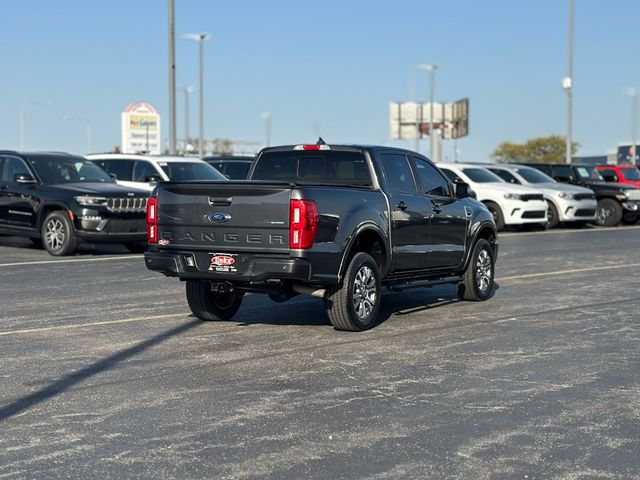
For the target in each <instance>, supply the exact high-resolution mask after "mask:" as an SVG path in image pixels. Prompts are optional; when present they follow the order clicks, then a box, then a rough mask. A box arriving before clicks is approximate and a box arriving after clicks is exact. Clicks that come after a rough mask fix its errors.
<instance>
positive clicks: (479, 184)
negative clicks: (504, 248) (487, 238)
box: [438, 163, 640, 229]
mask: <svg viewBox="0 0 640 480" xmlns="http://www.w3.org/2000/svg"><path fill="white" fill-rule="evenodd" d="M438 166H439V167H440V168H441V169H442V170H443V171H444V172H445V174H446V175H447V176H449V178H450V179H451V180H458V179H459V180H462V181H465V182H467V183H468V184H469V185H470V186H471V189H472V190H473V191H474V192H475V194H476V196H477V198H478V200H480V201H482V202H483V203H484V204H485V205H487V208H489V210H490V211H491V212H492V214H493V217H494V219H495V222H496V225H497V226H498V229H502V228H504V227H505V226H509V225H513V226H522V225H527V224H536V223H537V224H539V225H546V227H547V228H553V227H556V226H558V224H560V223H564V224H565V225H567V226H583V225H585V224H587V223H594V224H597V225H600V226H614V225H618V224H619V223H620V222H621V221H622V222H624V223H635V222H637V221H638V219H640V188H638V185H640V172H639V171H638V169H637V168H636V167H634V166H633V165H627V166H622V165H619V166H609V165H599V166H588V165H566V164H533V163H532V164H492V163H482V164H479V163H478V164H461V163H455V164H447V163H443V164H440V165H438ZM603 174H604V175H603ZM505 183H506V184H508V185H505ZM540 202H542V203H540ZM543 208H544V210H545V212H544V214H543V212H542V209H543Z"/></svg>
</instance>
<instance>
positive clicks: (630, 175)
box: [596, 165, 640, 187]
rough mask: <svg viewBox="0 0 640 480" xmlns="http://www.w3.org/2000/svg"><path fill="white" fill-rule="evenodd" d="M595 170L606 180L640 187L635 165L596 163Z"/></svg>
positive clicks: (639, 175) (639, 178) (638, 174)
mask: <svg viewBox="0 0 640 480" xmlns="http://www.w3.org/2000/svg"><path fill="white" fill-rule="evenodd" d="M596 170H598V172H599V173H600V175H602V177H603V178H604V179H605V181H607V182H618V183H624V184H626V185H633V186H634V187H640V171H638V167H636V166H635V165H597V166H596Z"/></svg>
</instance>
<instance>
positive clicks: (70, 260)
mask: <svg viewBox="0 0 640 480" xmlns="http://www.w3.org/2000/svg"><path fill="white" fill-rule="evenodd" d="M139 258H144V255H119V256H117V257H105V258H68V259H66V260H38V261H35V262H15V263H0V267H19V266H23V265H48V264H52V263H76V262H108V261H110V260H133V259H139Z"/></svg>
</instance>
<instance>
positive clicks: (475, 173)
mask: <svg viewBox="0 0 640 480" xmlns="http://www.w3.org/2000/svg"><path fill="white" fill-rule="evenodd" d="M462 171H463V172H464V174H465V175H466V176H467V177H469V180H471V181H472V182H476V183H505V182H504V181H503V180H502V179H501V178H500V177H499V176H497V175H496V174H495V173H491V172H489V171H488V170H485V169H484V168H463V169H462Z"/></svg>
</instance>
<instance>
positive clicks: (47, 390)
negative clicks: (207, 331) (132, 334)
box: [0, 320, 202, 421]
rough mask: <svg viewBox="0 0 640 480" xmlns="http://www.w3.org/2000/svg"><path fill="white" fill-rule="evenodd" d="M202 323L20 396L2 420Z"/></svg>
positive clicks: (163, 335) (1, 409)
mask: <svg viewBox="0 0 640 480" xmlns="http://www.w3.org/2000/svg"><path fill="white" fill-rule="evenodd" d="M201 324H202V322H201V321H200V320H191V321H189V322H188V323H184V324H182V325H178V326H177V327H174V328H172V329H170V330H167V331H165V332H163V333H160V334H158V335H156V336H154V337H151V338H150V339H148V340H145V341H143V342H140V343H137V344H136V345H134V346H133V347H130V348H127V349H125V350H121V351H119V352H116V353H114V354H113V355H110V356H108V357H106V358H103V359H102V360H99V361H97V362H94V363H92V364H91V365H88V366H87V367H85V368H82V369H80V370H77V371H75V372H73V373H70V374H68V375H66V376H64V377H62V378H61V379H59V380H57V381H55V382H53V383H51V384H50V385H48V386H46V387H44V388H41V389H40V390H37V391H35V392H33V393H31V394H29V395H25V396H24V397H22V398H19V399H17V400H15V401H13V402H11V403H10V404H8V405H5V406H2V407H0V421H2V420H6V419H8V418H11V417H13V416H15V415H18V414H20V413H22V412H24V411H25V410H28V409H29V408H31V407H33V406H35V405H38V404H40V403H43V402H45V401H47V400H49V399H51V398H53V397H55V396H57V395H60V394H61V393H64V392H65V391H66V390H69V389H70V388H72V387H74V386H75V385H77V384H79V383H80V382H82V381H84V380H86V379H87V378H90V377H93V376H95V375H98V374H100V373H102V372H105V371H107V370H111V369H112V368H114V367H116V366H117V365H118V364H120V363H121V362H124V361H125V360H128V359H129V358H131V357H134V356H136V355H138V354H140V353H142V352H144V351H145V350H147V349H149V348H151V347H154V346H156V345H158V344H160V343H162V342H163V341H165V340H167V339H169V338H172V337H175V336H178V335H181V334H183V333H184V332H186V331H188V330H191V329H192V328H194V327H196V326H199V325H201Z"/></svg>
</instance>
